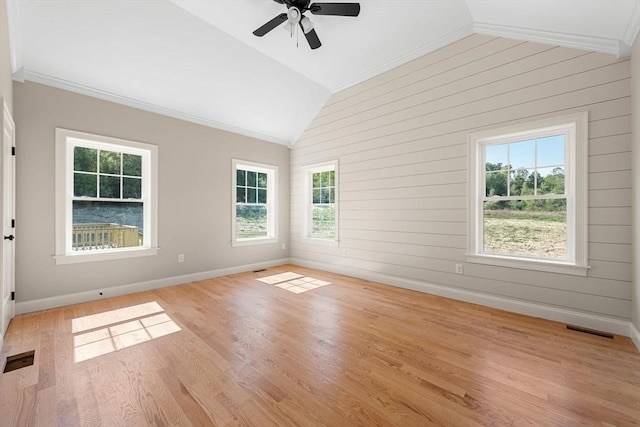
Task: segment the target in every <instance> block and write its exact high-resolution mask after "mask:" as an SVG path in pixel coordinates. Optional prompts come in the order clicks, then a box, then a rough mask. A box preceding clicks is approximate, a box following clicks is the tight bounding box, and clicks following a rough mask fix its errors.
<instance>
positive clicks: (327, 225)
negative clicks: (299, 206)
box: [311, 206, 336, 239]
mask: <svg viewBox="0 0 640 427" xmlns="http://www.w3.org/2000/svg"><path fill="white" fill-rule="evenodd" d="M312 224H313V228H312V230H311V236H312V237H315V238H319V239H333V238H335V236H336V215H335V208H334V206H314V207H313V210H312Z"/></svg>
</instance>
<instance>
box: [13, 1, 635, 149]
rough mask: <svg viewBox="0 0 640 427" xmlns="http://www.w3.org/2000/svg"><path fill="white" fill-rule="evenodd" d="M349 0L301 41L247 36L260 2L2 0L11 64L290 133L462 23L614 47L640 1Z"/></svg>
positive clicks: (179, 110) (240, 126)
mask: <svg viewBox="0 0 640 427" xmlns="http://www.w3.org/2000/svg"><path fill="white" fill-rule="evenodd" d="M341 1H348V0H341ZM327 2H332V1H331V0H328V1H327ZM360 4H361V6H362V7H361V13H360V16H359V17H357V18H350V17H336V16H318V15H309V17H310V18H311V20H312V21H313V22H314V24H315V29H316V32H317V33H318V36H319V38H320V40H321V41H322V44H323V46H322V47H321V48H319V49H316V50H311V49H310V48H309V46H308V44H307V42H306V40H305V39H304V35H303V34H299V40H297V41H296V37H295V36H294V37H293V38H291V36H290V35H289V34H287V32H286V31H283V30H282V29H280V28H276V29H274V30H273V31H272V32H270V33H269V34H267V35H266V36H264V37H261V38H258V37H255V36H253V35H252V34H251V33H252V31H253V30H255V29H256V28H258V27H259V26H261V25H262V24H264V23H265V22H267V21H268V20H270V19H271V18H273V17H275V16H276V15H278V14H280V13H282V12H285V11H286V8H285V6H283V5H281V4H278V3H276V2H274V1H272V0H8V8H9V17H10V22H9V24H10V25H9V30H10V41H11V48H12V61H13V71H14V76H15V78H16V80H23V79H24V80H29V81H34V82H39V83H44V84H48V85H51V86H56V87H60V88H63V89H67V90H72V91H75V92H79V93H84V94H87V95H91V96H96V97H99V98H102V99H108V100H112V101H115V102H119V103H122V104H125V105H130V106H134V107H137V108H142V109H146V110H150V111H154V112H158V113H161V114H166V115H169V116H173V117H178V118H181V119H185V120H189V121H193V122H196V123H201V124H205V125H208V126H213V127H216V128H221V129H225V130H230V131H233V132H237V133H240V134H245V135H249V136H253V137H257V138H261V139H264V140H267V141H272V142H277V143H282V144H289V145H290V144H293V143H294V142H295V141H296V139H297V138H298V137H299V136H300V135H301V134H302V132H304V130H305V129H306V127H307V126H308V124H309V123H310V122H311V120H313V118H314V117H315V115H316V114H317V113H318V111H319V110H320V109H321V108H322V106H323V105H324V104H325V103H326V101H327V100H328V99H329V97H330V96H331V94H332V93H335V92H338V91H340V90H342V89H345V88H347V87H350V86H352V85H354V84H356V83H359V82H361V81H364V80H366V79H368V78H371V77H373V76H375V75H377V74H380V73H382V72H384V71H387V70H389V69H391V68H393V67H396V66H398V65H400V64H402V63H405V62H407V61H409V60H411V59H414V58H416V57H418V56H420V55H423V54H425V53H428V52H430V51H433V50H435V49H437V48H440V47H442V46H445V45H447V44H449V43H451V42H454V41H456V40H459V39H461V38H463V37H466V36H468V35H470V34H472V33H474V32H476V33H483V34H490V35H497V36H504V37H511V38H517V39H525V40H532V41H538V42H542V43H551V44H557V45H561V46H570V47H576V48H581V49H587V50H595V51H599V52H605V53H609V54H613V55H617V56H624V55H627V54H628V53H629V52H630V46H631V44H632V43H633V40H634V39H635V36H636V34H637V33H638V29H639V28H640V0H466V1H465V0H390V1H385V0H360Z"/></svg>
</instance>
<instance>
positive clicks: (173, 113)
mask: <svg viewBox="0 0 640 427" xmlns="http://www.w3.org/2000/svg"><path fill="white" fill-rule="evenodd" d="M18 77H22V79H23V80H24V81H29V82H33V83H39V84H43V85H46V86H51V87H54V88H57V89H62V90H66V91H69V92H74V93H78V94H80V95H85V96H90V97H92V98H97V99H102V100H103V101H109V102H113V103H116V104H120V105H126V106H127V107H132V108H137V109H139V110H143V111H148V112H151V113H156V114H160V115H163V116H168V117H173V118H174V119H179V120H184V121H187V122H191V123H196V124H199V125H203V126H207V127H211V128H215V129H219V130H223V131H227V132H231V133H236V134H239V135H244V136H248V137H250V138H256V139H260V140H262V141H267V142H272V143H275V144H280V145H285V146H287V147H291V141H286V140H283V139H280V138H274V137H272V136H270V135H265V134H262V133H259V132H254V131H251V130H249V129H244V128H239V127H236V126H232V125H228V124H226V123H221V122H218V121H215V120H210V119H207V118H205V117H201V116H197V115H194V114H188V113H183V112H181V111H177V110H172V109H170V108H165V107H162V106H160V105H155V104H152V103H149V102H145V101H140V100H137V99H134V98H129V97H126V96H122V95H118V94H115V93H111V92H107V91H104V90H101V89H96V88H93V87H89V86H84V85H80V84H78V83H73V82H70V81H67V80H63V79H59V78H56V77H52V76H48V75H46V74H41V73H37V72H35V71H31V70H27V69H23V70H22V72H21V73H16V74H15V75H14V80H16V81H20V80H19V79H18Z"/></svg>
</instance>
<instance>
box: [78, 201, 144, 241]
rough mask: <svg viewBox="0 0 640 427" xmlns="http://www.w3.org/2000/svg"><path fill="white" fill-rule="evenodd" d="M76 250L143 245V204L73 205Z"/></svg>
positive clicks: (103, 203)
mask: <svg viewBox="0 0 640 427" xmlns="http://www.w3.org/2000/svg"><path fill="white" fill-rule="evenodd" d="M72 221H73V231H72V233H73V236H72V242H73V244H72V250H74V251H89V250H98V249H102V250H104V249H114V248H128V247H136V246H142V237H143V204H142V203H119V202H86V201H74V202H73V212H72Z"/></svg>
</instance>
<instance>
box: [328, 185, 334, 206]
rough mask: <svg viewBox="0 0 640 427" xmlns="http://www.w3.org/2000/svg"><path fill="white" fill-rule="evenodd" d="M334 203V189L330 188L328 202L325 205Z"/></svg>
mask: <svg viewBox="0 0 640 427" xmlns="http://www.w3.org/2000/svg"><path fill="white" fill-rule="evenodd" d="M335 202H336V189H335V188H330V189H329V200H328V202H327V203H335Z"/></svg>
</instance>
